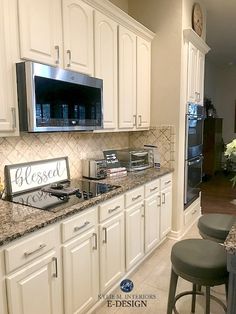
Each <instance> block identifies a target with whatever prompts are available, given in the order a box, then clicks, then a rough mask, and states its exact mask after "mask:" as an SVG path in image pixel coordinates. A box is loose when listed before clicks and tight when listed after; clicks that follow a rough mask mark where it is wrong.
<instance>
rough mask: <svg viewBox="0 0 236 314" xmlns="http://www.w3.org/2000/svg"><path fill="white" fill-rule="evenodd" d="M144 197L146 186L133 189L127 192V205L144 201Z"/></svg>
mask: <svg viewBox="0 0 236 314" xmlns="http://www.w3.org/2000/svg"><path fill="white" fill-rule="evenodd" d="M143 198H144V186H143V185H142V186H140V187H139V188H136V189H133V190H131V191H129V192H127V193H125V207H126V208H127V207H129V206H131V205H133V204H135V203H138V202H140V201H142V200H143Z"/></svg>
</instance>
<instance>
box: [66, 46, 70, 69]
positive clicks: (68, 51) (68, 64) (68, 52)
mask: <svg viewBox="0 0 236 314" xmlns="http://www.w3.org/2000/svg"><path fill="white" fill-rule="evenodd" d="M66 53H67V54H68V56H69V62H68V63H67V66H68V67H70V66H71V50H70V49H68V50H67V51H66Z"/></svg>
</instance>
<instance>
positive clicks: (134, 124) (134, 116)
mask: <svg viewBox="0 0 236 314" xmlns="http://www.w3.org/2000/svg"><path fill="white" fill-rule="evenodd" d="M133 118H134V123H133V126H136V123H137V121H136V119H137V117H136V114H134V115H133Z"/></svg>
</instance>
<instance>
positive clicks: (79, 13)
mask: <svg viewBox="0 0 236 314" xmlns="http://www.w3.org/2000/svg"><path fill="white" fill-rule="evenodd" d="M63 34H64V66H65V68H69V69H72V70H75V71H78V72H82V73H86V74H89V75H93V73H94V65H93V55H94V53H93V8H92V7H90V6H89V5H87V4H86V3H84V1H82V0H63Z"/></svg>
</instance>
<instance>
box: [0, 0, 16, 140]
mask: <svg viewBox="0 0 236 314" xmlns="http://www.w3.org/2000/svg"><path fill="white" fill-rule="evenodd" d="M16 34H17V12H16V2H14V1H8V0H2V1H0V38H1V46H0V69H1V71H0V132H1V133H0V136H16V135H18V124H17V112H18V111H17V97H16V73H15V72H16V70H15V62H16V60H17V58H18V49H17V44H18V42H17V35H16Z"/></svg>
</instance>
